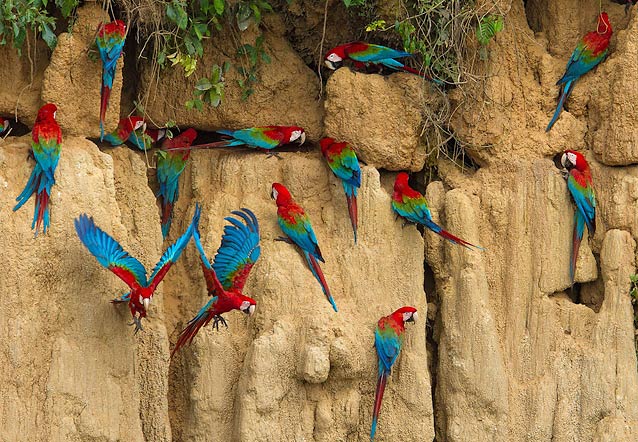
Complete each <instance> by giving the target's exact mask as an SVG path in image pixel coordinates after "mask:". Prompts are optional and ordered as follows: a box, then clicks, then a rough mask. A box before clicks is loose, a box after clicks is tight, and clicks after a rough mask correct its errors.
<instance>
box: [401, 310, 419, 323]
mask: <svg viewBox="0 0 638 442" xmlns="http://www.w3.org/2000/svg"><path fill="white" fill-rule="evenodd" d="M410 318H412V319H413V321H415V322H416V312H405V313H404V314H403V322H407V321H409V320H410Z"/></svg>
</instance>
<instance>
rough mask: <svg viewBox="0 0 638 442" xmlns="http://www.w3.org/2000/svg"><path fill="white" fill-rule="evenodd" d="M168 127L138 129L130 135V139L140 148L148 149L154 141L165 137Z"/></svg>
mask: <svg viewBox="0 0 638 442" xmlns="http://www.w3.org/2000/svg"><path fill="white" fill-rule="evenodd" d="M164 135H166V129H151V128H146V129H143V128H141V129H137V130H135V131H133V132H132V133H131V135H129V137H128V140H129V141H130V142H131V143H133V144H134V145H135V147H137V148H138V149H139V150H148V149H150V148H151V147H152V146H153V144H154V143H157V142H158V141H159V140H161V139H162V138H164Z"/></svg>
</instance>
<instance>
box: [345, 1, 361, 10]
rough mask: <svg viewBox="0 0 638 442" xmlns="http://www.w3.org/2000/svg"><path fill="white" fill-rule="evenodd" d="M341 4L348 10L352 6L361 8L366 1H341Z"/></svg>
mask: <svg viewBox="0 0 638 442" xmlns="http://www.w3.org/2000/svg"><path fill="white" fill-rule="evenodd" d="M343 4H344V5H346V8H350V7H352V6H363V5H365V4H366V0H343Z"/></svg>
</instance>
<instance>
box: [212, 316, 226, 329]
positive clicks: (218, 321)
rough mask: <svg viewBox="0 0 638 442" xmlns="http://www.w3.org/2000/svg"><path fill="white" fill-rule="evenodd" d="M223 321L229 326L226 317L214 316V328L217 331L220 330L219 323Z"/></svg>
mask: <svg viewBox="0 0 638 442" xmlns="http://www.w3.org/2000/svg"><path fill="white" fill-rule="evenodd" d="M220 322H221V323H222V324H223V325H224V326H225V327H226V328H228V323H227V322H226V320H225V319H224V317H223V316H222V315H215V316H213V328H214V329H215V330H217V331H219V323H220Z"/></svg>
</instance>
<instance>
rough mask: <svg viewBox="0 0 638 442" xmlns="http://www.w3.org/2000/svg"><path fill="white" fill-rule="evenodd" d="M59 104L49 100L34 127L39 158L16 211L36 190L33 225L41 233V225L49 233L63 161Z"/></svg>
mask: <svg viewBox="0 0 638 442" xmlns="http://www.w3.org/2000/svg"><path fill="white" fill-rule="evenodd" d="M57 110H58V108H57V106H56V105H55V104H52V103H47V104H45V105H44V106H42V107H41V108H40V110H39V111H38V116H37V118H36V120H35V124H34V126H33V129H32V130H31V138H32V140H31V152H32V153H33V158H34V159H35V167H34V168H33V172H31V176H30V177H29V181H27V184H26V186H25V187H24V190H23V191H22V193H20V195H18V197H17V198H16V201H18V204H16V205H15V207H14V208H13V211H14V212H15V211H16V210H18V209H19V208H20V207H22V206H23V205H24V203H26V202H27V201H28V200H29V198H31V195H33V194H35V195H36V197H35V210H34V212H33V223H31V228H32V229H35V235H36V236H37V235H38V231H39V230H40V226H42V233H47V230H48V229H49V225H50V224H51V216H50V208H49V203H50V201H51V189H52V188H53V185H54V184H55V169H56V168H57V167H58V161H60V153H61V152H62V146H61V144H62V130H61V129H60V126H59V125H58V123H57V121H55V115H56V112H57Z"/></svg>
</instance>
